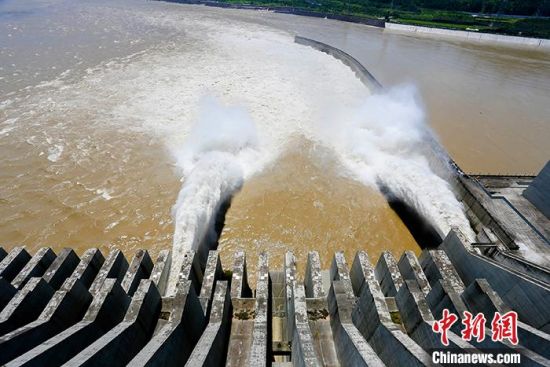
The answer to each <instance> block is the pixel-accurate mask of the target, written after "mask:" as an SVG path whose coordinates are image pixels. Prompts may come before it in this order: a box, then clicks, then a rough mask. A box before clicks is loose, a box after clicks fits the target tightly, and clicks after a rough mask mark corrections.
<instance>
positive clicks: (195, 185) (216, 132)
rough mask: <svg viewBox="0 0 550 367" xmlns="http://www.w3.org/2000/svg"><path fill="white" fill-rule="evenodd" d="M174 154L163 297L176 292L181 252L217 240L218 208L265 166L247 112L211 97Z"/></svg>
mask: <svg viewBox="0 0 550 367" xmlns="http://www.w3.org/2000/svg"><path fill="white" fill-rule="evenodd" d="M173 153H174V155H175V157H176V161H177V163H178V167H180V168H181V170H182V172H181V173H182V177H183V180H184V182H183V186H182V189H181V191H180V193H179V195H178V200H177V202H176V204H175V205H174V208H173V215H174V223H175V230H174V239H173V249H172V258H173V262H172V266H171V273H170V277H169V282H168V291H167V293H168V294H171V293H172V292H173V291H175V286H176V284H177V281H178V275H179V271H180V269H181V266H182V261H183V255H184V253H185V252H186V251H189V250H199V248H200V246H201V245H204V243H205V242H214V241H216V236H217V234H216V233H215V221H216V218H217V213H218V212H219V210H220V207H221V206H222V205H223V204H224V203H225V202H226V201H227V200H229V199H230V197H231V196H232V195H233V194H234V193H235V192H236V191H237V190H239V188H240V187H241V185H242V182H243V180H244V179H245V178H247V177H249V176H250V175H252V174H253V173H254V172H256V171H257V170H259V169H260V168H261V167H262V165H263V163H264V162H265V158H264V157H263V156H262V152H261V150H260V149H259V148H258V137H257V134H256V127H255V125H254V123H253V122H252V120H251V118H250V117H249V116H248V114H247V113H246V111H245V110H243V109H239V108H236V107H226V106H223V105H221V104H220V103H219V102H218V101H217V100H215V99H213V98H205V99H203V100H202V101H201V108H200V112H199V119H198V121H197V122H196V123H195V125H194V126H193V128H192V129H191V132H190V134H189V135H188V136H187V138H186V139H185V141H184V143H183V144H182V145H181V146H180V147H176V148H174V149H173Z"/></svg>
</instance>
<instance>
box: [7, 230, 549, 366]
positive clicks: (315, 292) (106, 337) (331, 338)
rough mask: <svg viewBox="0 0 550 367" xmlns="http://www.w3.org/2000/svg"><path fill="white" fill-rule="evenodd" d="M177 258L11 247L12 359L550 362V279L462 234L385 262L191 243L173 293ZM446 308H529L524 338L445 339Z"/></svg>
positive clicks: (523, 318)
mask: <svg viewBox="0 0 550 367" xmlns="http://www.w3.org/2000/svg"><path fill="white" fill-rule="evenodd" d="M170 258H171V256H170V251H169V250H164V251H161V253H160V255H159V256H158V258H157V259H156V260H155V261H153V260H152V259H151V258H150V256H149V254H148V252H147V251H145V250H138V251H137V252H136V253H135V254H133V256H132V257H126V256H125V255H124V254H122V252H120V251H119V250H116V249H115V250H112V251H111V252H110V253H109V254H103V253H101V252H100V251H99V250H97V249H89V250H88V251H86V252H85V253H84V254H82V255H81V256H77V255H76V254H75V253H74V251H73V250H71V249H64V250H62V251H61V252H60V253H59V254H56V253H54V252H53V251H52V250H51V249H49V248H43V249H40V250H39V251H37V252H36V253H35V254H30V253H28V252H27V251H26V250H25V249H24V248H22V247H17V248H14V249H12V250H11V251H9V252H8V251H5V250H3V249H1V248H0V259H1V261H0V296H1V297H0V302H1V303H0V310H1V312H0V364H2V365H5V366H44V365H48V366H54V365H61V364H64V365H68V366H77V365H79V366H80V365H86V366H102V365H104V363H105V361H109V365H110V366H124V365H129V366H176V365H179V366H181V365H186V366H224V365H225V366H267V365H274V366H275V365H278V366H290V365H294V366H367V365H368V366H384V365H387V366H405V365H406V366H433V365H435V364H433V363H432V359H431V354H430V353H431V352H432V351H433V350H442V351H445V350H452V351H454V352H457V351H460V352H464V353H467V354H472V353H474V354H475V353H480V352H491V351H495V350H498V351H499V352H503V351H505V352H514V353H519V354H520V355H521V358H522V361H523V362H525V363H527V364H530V365H540V366H548V365H550V348H549V347H550V335H549V334H548V333H549V332H550V313H549V309H548V307H547V305H548V304H549V302H550V284H548V283H546V282H542V281H536V280H534V279H532V278H530V277H529V276H525V275H522V274H519V273H517V272H515V271H513V270H510V269H509V268H507V267H506V266H502V265H499V264H497V263H495V262H494V261H492V260H487V259H484V258H483V256H480V255H478V254H475V251H473V250H472V249H471V248H470V247H469V246H468V244H466V243H464V242H463V241H462V240H461V239H460V234H457V233H453V232H451V233H450V234H449V236H448V237H447V238H446V239H445V241H443V243H442V245H441V246H440V247H439V248H438V249H432V250H424V251H423V252H422V254H421V255H420V256H419V257H417V256H416V255H415V254H414V253H413V252H411V251H407V252H405V253H403V254H402V255H401V256H400V257H399V258H394V256H393V255H392V254H391V253H389V252H384V253H383V254H382V255H381V256H380V258H379V259H378V260H377V262H376V263H372V262H371V259H369V256H368V254H367V253H366V252H365V251H359V252H358V253H357V254H356V255H355V258H354V259H346V258H345V256H344V254H343V253H341V252H337V253H336V254H334V257H333V260H332V264H331V266H330V268H329V269H321V266H320V261H319V254H318V253H317V252H315V251H312V252H310V253H309V254H308V261H307V264H305V269H304V268H303V267H302V266H304V265H302V264H300V263H298V262H297V261H296V258H295V257H294V255H293V254H292V252H287V253H286V255H285V259H284V267H283V268H282V269H273V268H272V267H270V266H269V260H270V259H269V256H268V255H267V254H266V253H263V254H261V255H260V256H259V258H258V259H247V258H246V254H245V253H244V252H237V253H235V256H234V262H233V264H232V265H231V267H230V268H228V269H223V268H222V266H221V264H220V259H219V254H218V252H217V251H210V252H209V254H208V261H207V263H206V265H205V266H204V267H201V266H200V265H199V263H200V260H199V258H198V255H197V254H196V253H195V252H194V251H189V252H188V253H186V254H185V258H184V262H183V265H182V267H181V269H180V274H179V282H178V285H177V289H176V292H175V294H174V295H172V296H167V295H166V292H165V291H166V274H167V272H168V271H169V267H170ZM249 260H252V261H254V262H256V261H257V264H258V266H257V267H256V269H257V275H256V279H257V281H256V285H255V287H254V289H251V287H250V285H249V282H248V276H247V273H248V272H247V261H249ZM299 274H305V276H304V278H303V279H302V277H301V276H299ZM444 308H447V309H449V310H450V311H451V312H454V313H456V314H457V315H458V317H459V318H460V319H463V318H464V317H465V316H464V311H466V310H468V311H470V312H472V313H479V312H480V313H483V314H484V315H485V317H486V319H487V320H491V319H492V317H493V314H494V312H495V311H498V312H508V311H509V310H515V311H517V313H518V314H519V317H520V321H519V322H518V334H519V335H520V337H519V344H517V345H514V344H511V343H509V342H506V341H502V342H501V341H491V338H490V335H489V337H488V338H486V339H485V341H483V342H477V341H473V340H472V341H465V340H463V339H462V338H461V337H460V331H459V330H458V329H451V331H450V332H449V341H450V343H449V345H447V346H446V345H443V344H442V343H441V341H440V338H439V335H437V334H435V333H434V332H433V331H432V324H433V323H434V322H435V321H436V320H438V319H439V318H441V316H442V312H443V309H444ZM488 322H489V321H488ZM458 324H460V323H458ZM488 327H489V326H488Z"/></svg>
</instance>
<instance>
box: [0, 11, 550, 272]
mask: <svg viewBox="0 0 550 367" xmlns="http://www.w3.org/2000/svg"><path fill="white" fill-rule="evenodd" d="M295 34H299V35H301V36H305V37H309V38H313V39H316V40H319V41H322V42H325V43H328V44H331V45H333V46H336V47H339V48H341V49H342V50H344V51H346V52H348V53H350V54H351V55H352V56H354V57H356V58H357V59H358V60H360V61H361V62H362V63H363V64H364V65H365V66H366V67H367V68H368V69H369V70H370V71H371V73H373V74H374V75H375V76H376V77H377V78H378V79H379V81H380V82H381V83H382V84H383V85H384V86H386V87H387V88H388V90H390V91H391V92H388V96H384V97H380V98H378V97H372V92H371V91H369V90H368V89H367V88H365V86H363V85H362V84H361V83H360V82H359V81H358V80H357V78H356V77H355V75H354V74H353V73H352V72H351V71H350V70H349V69H348V68H347V67H346V66H344V65H343V64H341V63H340V62H339V61H337V60H335V59H333V58H332V57H330V56H328V55H325V54H322V53H320V52H318V51H316V50H313V49H310V48H307V47H304V46H300V45H296V44H294V42H293V36H294V35H295ZM549 56H550V54H549V53H545V52H542V51H537V50H529V49H517V48H510V47H503V46H496V45H491V44H475V43H467V42H462V41H458V40H440V39H434V38H426V37H417V36H411V35H404V34H397V33H391V32H389V31H384V30H382V29H377V28H372V27H367V26H362V25H356V24H350V23H343V22H337V21H330V20H325V19H313V18H305V17H297V16H292V15H283V14H273V13H269V12H264V11H242V10H223V9H214V8H207V7H201V6H186V5H177V4H167V3H162V2H141V1H114V2H103V1H99V2H97V1H93V2H92V1H89V2H88V1H84V2H73V1H63V0H44V1H30V2H25V3H24V4H23V3H21V2H17V1H14V0H4V1H1V2H0V242H1V244H2V246H3V247H5V248H8V249H9V248H12V247H14V246H17V245H25V246H27V247H28V248H29V249H30V250H32V251H34V250H36V249H37V248H39V247H42V246H51V247H52V248H54V250H56V251H57V250H59V249H61V248H62V247H65V246H71V247H74V248H76V249H77V250H78V251H79V252H83V251H84V250H85V249H86V248H89V247H92V246H93V247H99V248H101V249H104V250H108V249H109V248H112V247H119V248H121V249H123V251H124V252H125V253H127V254H130V253H132V252H133V251H134V250H135V249H137V248H146V249H148V250H149V251H150V252H151V254H152V256H156V254H157V253H158V252H159V251H160V250H161V249H165V248H172V246H173V242H174V243H175V242H178V241H180V242H178V243H184V242H185V241H190V240H189V238H186V237H185V233H189V230H190V228H191V230H197V228H199V229H200V227H201V225H202V224H201V223H204V222H206V220H207V217H205V215H206V214H208V213H205V212H203V208H206V207H208V205H214V204H213V203H215V200H216V198H219V197H223V196H224V195H226V194H227V193H229V194H231V193H232V194H234V195H233V200H232V202H231V206H230V208H229V210H228V211H227V213H226V218H225V226H224V228H223V231H222V234H221V238H220V239H219V244H220V245H219V249H220V251H221V256H222V261H223V263H224V265H225V266H228V265H229V264H230V263H231V259H232V254H233V252H234V251H235V250H237V249H241V248H242V249H245V250H246V251H247V254H248V256H249V264H250V265H252V266H254V265H255V262H256V255H257V254H258V253H259V252H261V251H268V253H269V254H270V263H271V264H273V265H276V266H277V265H281V263H282V260H283V254H284V252H285V251H288V250H291V251H294V253H295V254H296V255H297V256H298V259H299V261H300V262H304V261H305V258H306V255H307V252H308V251H309V250H317V251H319V253H320V255H321V259H322V262H323V265H325V266H328V264H329V263H330V260H331V256H332V253H333V252H334V251H339V250H342V251H344V252H345V253H346V255H347V258H348V261H351V260H352V256H353V254H354V253H355V251H357V250H359V249H364V250H366V251H367V252H368V253H369V255H370V256H371V258H372V259H373V260H375V259H377V258H378V256H379V255H380V253H381V252H382V251H383V250H390V251H391V252H393V253H394V254H395V255H396V256H397V255H398V254H400V253H401V252H402V251H404V250H413V251H415V252H417V253H418V252H419V251H420V247H419V245H418V244H417V243H416V241H415V239H414V238H413V236H412V235H411V233H410V232H409V230H408V229H407V227H406V226H405V225H404V224H403V222H402V221H401V220H400V218H399V216H397V214H396V213H395V212H394V211H393V210H392V209H391V208H390V206H389V205H388V203H387V201H386V199H385V198H384V196H383V195H382V194H381V193H380V191H379V189H378V187H377V185H376V182H379V181H380V180H382V181H384V184H387V185H389V186H390V187H392V188H393V189H394V191H395V192H397V193H398V194H399V195H402V196H403V197H405V198H406V199H407V200H410V203H414V204H415V205H418V208H420V209H421V210H425V211H426V215H427V216H428V217H430V218H431V219H433V221H434V222H436V223H437V224H438V225H439V226H440V228H443V229H445V228H447V227H448V226H449V225H452V224H453V223H456V222H457V221H458V222H460V221H461V220H462V219H461V217H460V216H461V213H460V211H461V209H460V206H459V205H458V206H456V205H453V204H452V203H451V204H449V205H446V204H445V205H443V204H442V203H443V202H446V201H447V200H446V198H448V196H445V195H448V193H447V191H446V190H447V188H446V185H445V182H444V181H443V180H440V179H439V178H438V177H439V176H441V175H438V174H436V173H437V172H436V173H434V172H432V171H433V170H432V169H430V167H432V166H430V165H429V164H428V163H427V159H426V157H425V156H424V155H423V153H422V152H421V151H422V141H423V140H422V137H423V136H424V135H425V134H427V133H429V128H431V129H432V130H433V132H434V133H435V135H436V136H437V137H438V138H439V141H440V142H441V144H442V145H443V146H444V147H445V148H446V149H447V150H448V152H449V153H450V155H451V156H452V157H453V158H454V159H455V160H456V161H457V162H458V164H459V165H460V166H461V167H462V168H463V169H464V170H465V171H467V172H472V173H494V174H498V173H509V174H535V173H536V172H538V170H539V169H540V168H541V167H542V166H543V164H544V163H545V162H546V161H547V160H548V158H549V157H550V144H548V142H549V141H550V121H549V118H548V116H550V57H549ZM205 98H206V99H207V100H209V102H204V100H205ZM373 98H375V99H373ZM376 98H378V99H376ZM205 104H206V107H204V106H205ZM201 106H202V107H201ZM379 106H382V107H379ZM220 120H223V121H224V122H223V124H222V125H219V126H218V125H217V123H218V121H220ZM197 126H199V128H197ZM355 129H356V130H355ZM189 147H191V148H189ZM217 158H220V159H217ZM211 161H217V162H218V164H216V163H215V162H211ZM219 162H222V163H219ZM223 162H228V163H227V164H224V163H223ZM217 170H219V172H218V171H217ZM202 176H205V177H204V178H201V177H202ZM201 179H202V180H203V181H201ZM193 180H194V181H193ZM193 182H194V183H195V186H190V185H191V184H193ZM235 185H237V186H238V189H235V191H232V190H234V186H235ZM431 187H433V190H428V189H429V188H431ZM224 190H226V191H227V192H226V191H224ZM417 191H418V192H417ZM180 194H181V195H184V196H185V195H187V197H186V198H184V199H183V200H182V201H178V196H181V195H180ZM230 196H231V195H230ZM180 199H181V197H180ZM186 200H187V201H186ZM176 203H179V204H181V205H177V204H176ZM178 221H180V222H178ZM178 223H179V224H178ZM175 228H176V232H175ZM178 228H179V230H180V232H178ZM174 233H176V239H175V240H174ZM177 233H180V234H181V233H183V234H184V235H181V236H180V237H178V234H177Z"/></svg>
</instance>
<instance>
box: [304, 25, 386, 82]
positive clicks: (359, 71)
mask: <svg viewBox="0 0 550 367" xmlns="http://www.w3.org/2000/svg"><path fill="white" fill-rule="evenodd" d="M294 42H296V43H298V44H300V45H305V46H310V47H313V48H314V49H316V50H318V51H321V52H324V53H326V54H329V55H331V56H333V57H334V58H336V59H338V60H340V61H341V62H343V63H344V64H345V65H347V66H348V67H349V68H350V69H351V70H352V71H353V72H354V73H355V75H356V76H357V77H358V78H359V80H361V81H362V82H363V84H365V85H366V87H367V88H369V89H370V90H373V91H379V90H382V89H383V87H382V84H380V82H379V81H378V80H377V79H376V78H375V77H374V75H372V74H371V73H370V72H369V71H368V70H367V68H365V67H364V66H363V64H361V63H360V62H359V61H357V60H356V59H355V58H354V57H352V56H351V55H349V54H347V53H345V52H344V51H342V50H340V49H338V48H336V47H332V46H330V45H327V44H326V43H322V42H319V41H315V40H312V39H309V38H305V37H300V36H295V37H294Z"/></svg>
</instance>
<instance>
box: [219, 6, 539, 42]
mask: <svg viewBox="0 0 550 367" xmlns="http://www.w3.org/2000/svg"><path fill="white" fill-rule="evenodd" d="M218 1H219V2H222V3H231V4H247V5H259V6H271V7H290V8H295V9H300V10H308V11H316V12H321V13H328V14H340V15H353V16H359V17H365V18H383V19H386V21H390V22H393V23H401V24H411V25H419V26H426V27H437V28H447V29H457V30H469V31H474V32H486V33H497V34H507V35H512V36H524V37H540V38H550V0H218Z"/></svg>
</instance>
